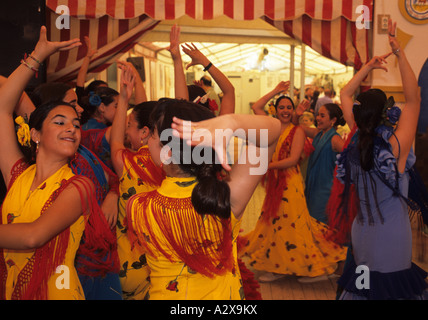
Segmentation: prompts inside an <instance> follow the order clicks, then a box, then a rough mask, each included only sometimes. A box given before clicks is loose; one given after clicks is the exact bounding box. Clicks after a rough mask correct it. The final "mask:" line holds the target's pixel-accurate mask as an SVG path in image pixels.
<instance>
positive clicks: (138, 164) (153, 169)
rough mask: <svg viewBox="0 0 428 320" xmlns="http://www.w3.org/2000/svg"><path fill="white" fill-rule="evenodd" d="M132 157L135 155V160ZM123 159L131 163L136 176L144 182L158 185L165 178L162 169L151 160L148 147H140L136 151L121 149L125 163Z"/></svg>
mask: <svg viewBox="0 0 428 320" xmlns="http://www.w3.org/2000/svg"><path fill="white" fill-rule="evenodd" d="M134 157H137V161H135V159H134ZM125 159H127V160H128V162H129V163H130V164H131V167H132V169H134V172H135V173H136V174H137V177H138V178H139V179H141V181H143V182H144V183H148V184H149V185H152V186H160V185H161V183H162V180H163V179H164V178H165V173H164V171H163V170H162V169H161V168H159V167H157V166H156V164H155V163H154V162H153V160H152V157H151V155H150V151H149V149H148V148H141V149H140V150H138V151H137V152H133V151H131V150H128V149H124V150H123V151H122V161H123V163H124V164H125V163H126V162H125Z"/></svg>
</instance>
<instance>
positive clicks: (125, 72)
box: [120, 66, 135, 101]
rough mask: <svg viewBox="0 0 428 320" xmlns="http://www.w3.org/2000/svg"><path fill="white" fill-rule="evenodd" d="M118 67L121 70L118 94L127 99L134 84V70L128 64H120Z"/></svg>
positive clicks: (129, 97)
mask: <svg viewBox="0 0 428 320" xmlns="http://www.w3.org/2000/svg"><path fill="white" fill-rule="evenodd" d="M120 69H121V70H122V74H121V77H120V96H121V97H122V98H124V99H125V100H127V101H129V99H131V96H132V91H133V89H134V85H135V75H134V71H133V70H132V68H131V67H129V66H122V67H121V68H120Z"/></svg>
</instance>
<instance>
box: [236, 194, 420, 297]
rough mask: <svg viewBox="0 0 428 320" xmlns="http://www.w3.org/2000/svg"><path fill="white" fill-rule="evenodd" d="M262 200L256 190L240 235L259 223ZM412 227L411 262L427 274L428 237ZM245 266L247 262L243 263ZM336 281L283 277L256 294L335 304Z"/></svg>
mask: <svg viewBox="0 0 428 320" xmlns="http://www.w3.org/2000/svg"><path fill="white" fill-rule="evenodd" d="M263 198H264V191H263V188H261V187H259V188H258V189H257V190H256V192H255V194H254V196H253V198H252V199H251V200H250V202H249V204H248V206H247V209H246V212H245V215H244V217H243V220H242V224H241V227H242V230H243V233H246V232H249V231H251V230H252V229H253V228H254V226H255V224H256V222H257V219H258V215H259V213H260V209H261V203H262V201H263ZM412 226H413V257H414V262H415V263H416V264H417V265H418V266H419V267H421V268H422V269H424V270H427V271H428V236H425V235H423V234H422V233H421V231H418V230H417V227H416V222H414V221H413V222H412ZM422 250H424V252H425V260H424V261H422V260H421V258H420V253H421V251H422ZM242 260H243V261H244V262H247V261H246V258H243V259H242ZM246 266H247V268H248V269H250V270H251V271H253V272H254V275H255V278H256V280H257V279H258V277H259V276H260V275H262V274H263V272H260V271H257V270H254V269H252V268H251V267H250V266H249V265H248V263H246ZM336 280H337V278H336V279H328V280H325V281H320V282H316V283H300V282H299V281H297V277H295V276H286V277H285V278H282V279H280V280H277V281H273V282H269V283H259V284H260V289H259V292H260V294H261V295H262V298H263V300H335V299H336V287H337V285H336Z"/></svg>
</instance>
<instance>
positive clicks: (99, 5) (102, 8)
mask: <svg viewBox="0 0 428 320" xmlns="http://www.w3.org/2000/svg"><path fill="white" fill-rule="evenodd" d="M372 2H373V1H372V0H369V1H367V0H264V1H263V0H86V1H81V0H46V5H47V7H48V8H50V9H51V10H53V11H55V10H56V8H57V7H58V6H59V5H66V6H68V8H69V9H70V15H71V16H72V17H76V18H79V19H93V18H101V17H103V16H104V15H108V16H109V17H111V18H115V19H132V18H136V17H139V16H141V15H143V14H145V15H147V16H149V17H151V18H152V19H154V20H170V19H177V18H179V17H181V16H184V15H188V16H189V17H191V18H193V19H196V20H207V19H208V20H209V19H214V18H217V17H219V16H222V15H226V16H228V17H229V18H231V19H235V20H253V19H257V18H260V17H262V16H266V17H268V18H269V19H272V20H293V19H297V18H300V17H301V16H303V15H307V16H308V17H310V18H312V19H316V20H335V19H337V18H339V17H344V18H346V19H348V20H350V21H356V20H357V19H358V17H359V16H360V14H359V13H358V12H357V11H356V10H355V9H354V8H356V7H358V6H359V5H365V6H367V7H368V8H369V9H371V7H372Z"/></svg>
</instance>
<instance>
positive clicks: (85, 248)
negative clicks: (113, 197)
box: [70, 145, 119, 277]
mask: <svg viewBox="0 0 428 320" xmlns="http://www.w3.org/2000/svg"><path fill="white" fill-rule="evenodd" d="M70 166H71V169H72V170H73V172H74V173H75V174H77V175H81V176H85V177H87V178H89V179H90V180H91V181H92V182H93V183H94V186H95V195H94V196H95V200H96V203H94V204H93V207H94V208H93V210H92V211H93V215H92V217H91V218H90V219H89V223H88V224H87V226H86V230H85V233H84V235H83V238H82V245H81V246H80V247H79V250H78V252H77V255H76V268H77V270H78V272H79V274H83V275H87V276H92V277H96V276H105V275H106V274H107V273H109V272H117V270H118V266H119V258H118V255H117V243H116V240H117V239H116V234H115V232H114V230H111V229H110V228H109V226H108V223H107V221H106V219H105V216H104V214H103V212H102V210H101V208H100V206H101V205H102V203H103V201H104V199H105V197H106V195H107V193H108V192H109V191H110V190H113V191H114V192H116V193H118V188H119V180H118V178H117V176H116V174H115V173H113V171H111V170H110V168H108V167H107V166H106V165H105V164H104V163H103V162H102V161H101V160H99V158H98V157H97V156H96V155H95V154H94V153H92V152H91V151H90V150H88V149H87V148H86V147H84V146H82V145H81V146H79V149H78V152H77V154H76V157H75V158H74V159H73V160H72V161H71V163H70ZM105 173H107V176H108V179H107V178H106V175H105ZM93 237H98V238H101V239H102V241H99V240H98V241H99V246H100V248H96V245H95V246H94V245H91V244H90V243H93V244H94V243H96V242H94V241H96V238H95V239H93V240H89V243H88V244H86V241H87V239H89V238H93ZM102 254H104V255H105V257H102Z"/></svg>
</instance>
